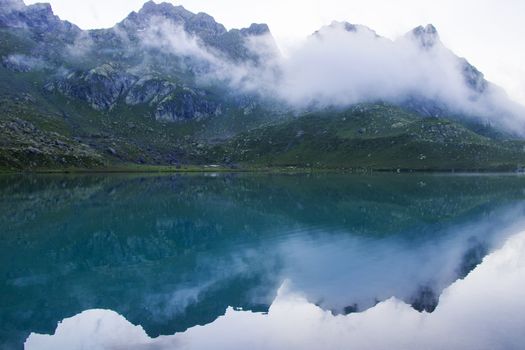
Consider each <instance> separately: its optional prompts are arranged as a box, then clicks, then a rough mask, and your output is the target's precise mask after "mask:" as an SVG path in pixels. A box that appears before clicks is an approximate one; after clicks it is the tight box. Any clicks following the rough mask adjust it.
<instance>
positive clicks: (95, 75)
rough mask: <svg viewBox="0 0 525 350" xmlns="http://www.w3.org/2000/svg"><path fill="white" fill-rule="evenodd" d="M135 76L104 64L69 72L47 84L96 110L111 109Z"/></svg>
mask: <svg viewBox="0 0 525 350" xmlns="http://www.w3.org/2000/svg"><path fill="white" fill-rule="evenodd" d="M136 81H137V78H136V77H135V76H133V75H131V74H129V73H126V72H125V71H123V70H121V69H118V68H117V67H115V66H113V65H110V64H105V65H102V66H100V67H97V68H94V69H92V70H90V71H88V72H77V73H72V74H70V75H69V76H68V77H67V78H66V79H63V80H59V81H57V82H55V83H52V84H50V85H48V89H50V90H53V89H56V90H58V91H60V92H61V93H62V94H64V95H66V96H69V97H72V98H78V99H80V100H83V101H86V102H87V103H88V104H89V105H90V106H91V107H92V108H94V109H96V110H100V111H103V110H111V109H113V107H115V105H116V104H117V102H118V100H119V98H120V97H121V96H123V95H124V94H125V92H127V91H128V90H129V88H130V87H131V86H132V85H133V84H134V83H135V82H136Z"/></svg>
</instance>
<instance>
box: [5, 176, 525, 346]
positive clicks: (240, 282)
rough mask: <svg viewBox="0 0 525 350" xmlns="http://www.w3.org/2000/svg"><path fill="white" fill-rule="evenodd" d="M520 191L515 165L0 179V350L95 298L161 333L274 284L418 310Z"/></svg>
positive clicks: (488, 246)
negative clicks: (505, 169) (473, 171)
mask: <svg viewBox="0 0 525 350" xmlns="http://www.w3.org/2000/svg"><path fill="white" fill-rule="evenodd" d="M524 191H525V178H523V177H518V176H444V175H443V176H437V175H434V176H432V175H424V176H423V175H421V176H420V175H406V176H405V175H403V176H394V175H385V176H349V175H347V176H345V175H310V176H307V175H220V176H216V177H211V176H161V177H153V176H22V177H20V176H18V177H0V194H1V197H0V198H1V199H0V210H1V212H2V216H1V217H0V228H1V232H0V259H1V260H0V271H1V274H0V276H1V277H0V278H1V279H2V280H1V283H0V293H1V296H2V298H1V299H0V324H1V326H0V327H1V331H0V337H1V342H0V344H1V345H0V346H3V347H5V348H13V347H14V348H22V347H23V343H24V341H25V340H26V339H27V337H28V336H29V335H30V334H31V333H35V334H36V333H39V334H53V333H54V332H55V329H56V328H57V323H58V322H59V321H61V320H63V319H65V318H70V317H73V316H75V315H78V314H80V313H82V312H83V311H86V310H93V309H105V310H112V311H113V312H116V313H117V314H119V315H122V316H123V317H124V318H125V320H127V321H126V322H128V321H129V322H130V324H129V326H130V327H132V324H134V325H140V326H141V327H142V328H143V330H144V335H145V337H146V338H148V339H149V338H154V337H158V336H160V335H166V336H167V335H173V334H175V333H180V332H184V331H186V330H188V329H189V328H192V327H194V326H196V325H209V324H211V325H214V324H215V322H214V321H215V320H216V319H217V318H218V317H220V316H223V315H224V314H225V313H226V310H227V309H228V308H229V307H231V308H232V309H230V311H229V314H228V315H227V316H226V318H225V319H230V318H231V317H234V318H235V317H236V316H235V315H237V313H236V312H235V311H233V310H234V309H243V310H247V311H253V312H268V311H269V308H270V306H271V305H272V303H273V305H274V306H272V307H275V305H276V303H275V301H279V300H281V301H282V300H283V297H282V295H283V294H282V293H281V294H279V297H277V296H278V291H279V290H281V291H282V290H283V288H284V289H285V290H286V295H294V296H300V297H301V298H303V299H304V300H303V304H305V305H311V307H314V308H317V307H318V308H319V310H321V311H322V310H324V311H326V312H329V313H330V314H333V315H339V314H351V316H352V317H361V315H367V314H368V312H369V311H370V312H371V311H373V310H375V309H376V308H377V307H379V306H380V305H378V306H376V307H374V306H375V305H376V304H378V303H382V302H384V301H387V300H389V299H390V298H391V297H395V298H396V299H398V300H400V302H401V301H402V302H404V303H407V304H408V305H410V306H411V308H412V309H411V311H412V312H413V313H414V314H415V315H426V313H423V314H420V313H419V312H418V311H426V312H432V311H434V310H435V309H436V307H439V306H438V305H439V304H438V300H439V297H440V295H441V293H442V292H443V290H445V289H446V288H448V287H449V286H451V285H452V284H453V283H454V282H455V281H456V280H458V279H460V278H464V277H465V276H467V275H468V274H469V272H471V271H472V270H473V269H474V268H475V267H476V266H477V265H478V264H479V263H480V262H481V261H482V259H483V258H484V257H485V256H487V254H490V253H492V252H494V251H497V250H499V249H500V248H501V247H502V246H503V245H504V243H505V242H506V240H507V239H508V238H509V237H510V236H511V235H513V234H516V233H518V232H519V231H521V230H522V229H524V228H525V192H524ZM283 285H284V287H282V286H283ZM281 287H282V288H281ZM276 298H277V299H276ZM383 304H384V303H382V304H381V305H383ZM278 305H280V304H278ZM387 305H388V302H387ZM403 305H404V304H403ZM367 310H368V311H367ZM365 311H366V312H365ZM438 311H439V308H438V309H437V310H436V313H437V312H438ZM92 312H95V311H88V312H87V313H84V314H82V315H88V316H89V315H92ZM106 312H109V311H106ZM238 314H239V315H244V314H245V313H242V312H238ZM111 315H113V314H111ZM115 315H116V314H115ZM231 315H234V316H231ZM250 315H255V314H251V313H250ZM271 315H272V314H271V313H270V315H269V316H271ZM411 315H412V313H411ZM263 316H264V315H261V317H263ZM97 317H98V316H97ZM108 317H110V318H111V317H112V316H108ZM116 317H117V316H116ZM118 317H119V316H118ZM228 317H230V318H228ZM253 317H256V316H253ZM290 317H291V319H293V315H290ZM88 319H89V317H88ZM267 319H271V318H267ZM335 319H337V318H335ZM275 322H278V321H275ZM294 322H299V323H301V319H300V318H299V319H297V320H296V321H294ZM65 324H66V323H64V325H65ZM75 324H78V325H82V324H83V323H82V322H78V323H75ZM126 324H127V323H126ZM232 324H233V323H232ZM276 324H277V323H276ZM79 327H80V326H79ZM86 327H87V326H86ZM235 327H236V326H235ZM235 327H234V326H232V329H230V330H228V329H227V328H226V329H223V330H222V333H224V332H228V331H230V332H231V333H232V335H233V334H234V333H235V332H236V331H235V329H233V328H235ZM70 331H71V329H70ZM77 331H78V333H82V330H81V329H77ZM84 331H85V330H84ZM191 331H193V330H190V333H191ZM503 331H504V330H503ZM109 332H110V333H111V331H109ZM228 337H229V336H227V335H225V338H228ZM131 338H132V337H131ZM131 338H130V339H131ZM32 339H36V338H34V336H33V338H32ZM30 340H31V338H30ZM74 340H75V339H73V340H72V341H74ZM78 341H80V340H78ZM29 344H31V343H30V342H29ZM33 344H36V345H33V348H39V346H38V344H39V343H33ZM80 345H82V344H79V343H70V344H69V345H68V346H69V347H71V346H80ZM121 345H122V344H121ZM128 345H130V346H131V344H128ZM172 345H173V344H172ZM228 346H229V347H231V346H232V344H229V345H228ZM50 348H52V347H50Z"/></svg>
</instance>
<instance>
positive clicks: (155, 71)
mask: <svg viewBox="0 0 525 350" xmlns="http://www.w3.org/2000/svg"><path fill="white" fill-rule="evenodd" d="M1 4H2V5H3V6H2V9H0V59H1V61H2V65H1V66H0V77H1V78H2V80H3V83H2V82H0V98H1V100H0V101H1V110H0V111H1V113H2V117H1V119H0V124H1V125H2V127H3V130H10V131H9V135H11V136H10V137H9V138H8V140H7V139H6V140H4V142H3V144H1V145H0V150H1V153H0V167H2V166H3V167H5V168H14V169H35V168H49V167H57V168H64V167H84V168H85V167H93V166H94V164H106V165H108V164H110V165H111V164H126V163H134V164H158V165H170V164H181V163H183V164H206V163H222V164H232V163H236V162H240V163H242V162H245V161H249V163H250V164H251V165H250V166H252V165H257V159H249V160H248V159H246V157H243V156H241V155H240V154H236V152H233V151H232V150H231V145H232V144H235V142H237V141H235V140H240V139H242V138H243V137H247V136H246V135H251V136H250V137H252V136H253V133H254V132H255V133H257V132H260V133H261V134H266V133H267V132H268V131H269V130H273V129H271V127H272V125H279V124H282V123H292V124H293V123H295V122H296V121H300V120H302V119H301V118H302V117H301V116H303V115H308V114H309V113H312V112H313V113H321V114H322V113H324V111H330V110H332V111H333V112H332V113H333V115H338V114H339V113H340V112H341V111H345V110H346V111H349V113H350V114H349V116H350V118H352V116H353V112H351V111H353V110H354V107H353V106H359V103H357V104H356V103H355V102H352V103H345V104H341V105H337V104H335V105H330V103H328V104H326V103H321V104H319V105H318V104H315V103H314V104H312V103H309V104H307V105H304V106H296V105H294V103H293V102H290V101H287V97H286V93H288V92H290V91H292V92H293V91H295V89H294V88H291V89H288V90H289V91H286V89H284V87H281V86H279V83H278V80H275V79H281V77H283V76H284V77H285V78H287V74H289V73H288V71H287V69H288V70H290V67H287V66H286V65H284V66H281V65H280V63H279V64H278V65H276V64H275V62H280V61H282V60H283V58H282V55H281V54H280V52H279V51H278V48H277V45H276V43H275V40H274V39H273V37H272V35H271V32H270V29H269V27H268V26H267V25H266V24H256V23H254V24H252V25H250V26H249V27H247V28H241V29H230V30H227V29H226V28H225V27H224V26H223V25H222V24H220V23H217V22H216V21H215V19H214V18H213V17H212V16H210V15H208V14H205V13H202V12H201V13H196V14H195V13H193V12H191V11H188V10H186V9H185V8H184V7H182V6H174V5H172V4H170V3H161V4H157V3H155V2H153V1H148V2H146V3H145V4H144V5H143V6H142V8H141V9H140V10H138V11H136V12H135V11H134V12H132V13H130V14H129V15H128V16H127V17H126V18H125V19H124V20H122V21H121V22H119V23H117V24H116V25H115V26H114V27H112V28H109V29H95V30H87V31H86V30H81V29H80V28H78V27H77V26H75V25H74V24H71V23H69V22H67V21H62V20H61V19H60V18H59V17H57V16H56V15H54V14H53V11H52V8H51V7H50V6H49V5H46V4H35V5H29V6H26V5H25V4H23V2H22V1H20V0H1ZM362 32H364V33H365V34H364V36H360V35H361V34H360V33H362ZM334 33H335V34H334ZM344 33H348V34H344ZM319 35H322V36H327V37H328V39H327V40H328V41H329V40H331V35H336V36H337V35H339V36H340V37H341V38H342V40H344V41H348V42H349V43H350V44H352V43H353V42H355V41H356V40H357V42H359V40H361V41H363V40H364V42H365V43H368V45H376V42H379V43H380V44H378V45H380V46H379V47H380V48H381V47H383V46H384V47H387V48H388V50H391V49H390V48H391V47H397V46H399V45H409V46H407V47H408V48H409V49H410V50H413V51H414V50H415V51H414V52H417V50H419V49H418V48H417V45H419V47H420V48H421V49H422V50H423V51H424V53H422V54H419V53H417V55H421V56H417V57H423V58H425V57H429V59H434V58H432V57H435V56H439V55H441V56H443V55H444V56H446V59H447V60H448V61H450V62H452V64H453V65H457V67H458V68H457V71H458V72H459V73H458V74H459V76H458V77H460V78H461V79H463V80H464V84H465V91H467V92H468V95H469V97H468V99H470V102H469V103H472V104H473V105H475V104H480V102H479V101H488V102H483V103H485V104H487V103H489V104H488V106H489V107H490V103H493V102H491V100H490V98H492V96H493V94H494V93H493V91H494V90H495V89H494V87H493V84H491V83H489V82H488V81H487V80H486V79H485V78H484V76H483V74H482V73H481V72H480V71H478V70H477V69H476V68H475V67H474V66H472V65H471V64H470V63H468V61H467V60H465V59H462V58H460V57H458V56H455V55H454V54H453V53H452V52H451V51H449V50H448V49H446V48H445V46H444V45H443V44H442V43H441V41H440V39H439V34H438V32H437V29H436V28H435V27H434V26H433V25H431V24H430V25H426V26H420V27H416V28H414V29H413V30H412V31H410V32H409V33H407V34H406V35H405V36H404V37H402V38H400V39H398V40H395V41H390V40H388V39H384V38H382V37H379V36H378V35H377V34H376V33H375V32H374V31H373V30H371V29H369V28H367V27H365V26H361V25H354V24H351V23H348V22H333V23H332V24H331V25H330V26H327V27H324V28H321V29H320V31H318V32H316V33H314V36H313V38H314V39H311V40H314V41H313V42H312V43H311V44H310V45H317V42H323V40H324V39H323V38H322V37H319ZM403 40H408V44H406V43H404V42H403ZM414 40H415V42H416V43H417V45H416V46H415V47H413V46H410V45H413V44H412V42H413V41H414ZM381 45H382V46H381ZM396 45H397V46H396ZM365 48H366V47H365ZM396 50H397V49H396ZM365 58H366V57H365ZM425 59H427V58H425ZM448 61H447V62H448ZM365 62H366V61H365ZM437 62H439V61H437ZM292 68H293V67H292ZM452 68H453V69H454V72H455V71H456V68H455V67H452ZM308 83H315V81H313V82H308ZM365 83H366V81H365ZM462 84H463V83H462ZM285 85H286V84H285ZM266 91H268V92H266ZM409 91H410V90H409ZM418 94H419V92H418V91H414V93H410V94H406V95H403V96H402V98H401V99H399V98H396V99H393V100H391V101H389V99H388V98H387V99H386V100H382V99H381V98H379V99H377V100H376V101H374V99H372V100H369V101H366V100H365V101H362V102H363V103H367V104H372V105H373V104H377V103H380V104H381V103H385V104H386V106H391V108H394V109H396V110H397V109H398V108H400V109H399V111H398V112H396V113H400V114H403V115H405V114H406V115H407V116H408V115H411V114H412V113H415V114H416V115H418V116H419V118H427V117H432V118H441V119H450V120H452V121H453V122H454V123H455V124H454V125H457V127H458V128H464V129H465V130H469V132H474V133H476V134H478V135H479V136H480V137H481V138H479V139H478V138H474V139H475V140H476V141H475V143H476V142H477V143H476V144H477V145H478V146H479V147H482V146H483V147H485V144H484V142H485V141H480V140H482V138H486V137H489V138H490V139H491V140H493V141H491V142H493V145H492V146H493V147H496V148H497V147H502V148H503V149H506V150H507V151H506V152H507V153H506V154H505V156H503V158H502V159H501V162H499V163H498V162H495V161H492V160H491V161H490V162H489V161H487V160H478V161H472V167H474V168H484V165H487V167H488V168H494V167H500V166H502V164H505V167H507V168H518V167H520V166H521V164H522V163H521V158H520V156H519V154H520V153H519V152H518V151H517V150H518V149H519V147H517V146H512V147H510V146H508V145H509V144H508V143H506V144H498V142H500V140H511V139H516V140H520V139H521V136H519V133H520V130H521V129H519V128H514V129H512V128H507V127H506V125H507V124H506V123H507V119H508V120H510V122H508V123H511V122H512V123H514V125H518V124H516V123H515V122H514V119H511V116H510V115H509V116H507V114H508V112H506V111H504V110H503V109H502V110H501V111H503V112H500V111H498V108H500V107H498V105H497V104H495V105H494V106H495V107H496V109H494V111H493V112H491V113H492V114H493V115H497V116H498V118H496V119H494V118H493V117H490V118H489V117H478V116H477V115H475V114H474V115H473V116H468V115H463V114H462V113H458V112H455V111H452V110H450V102H447V100H446V99H445V100H443V99H441V97H432V96H433V95H432V94H431V95H430V96H425V95H424V94H423V95H421V96H419V95H418ZM322 95H323V94H322V93H321V94H316V96H315V98H318V96H320V98H322V97H323V96H322ZM498 98H499V97H498ZM502 100H503V101H504V102H505V101H506V100H505V99H502ZM494 101H496V100H494ZM388 108H390V107H388ZM388 108H387V109H388ZM490 108H492V107H490ZM374 113H375V112H374ZM385 113H386V112H385ZM375 117H376V116H375V114H374V118H375ZM506 118H507V119H506ZM320 121H321V122H322V123H328V124H329V123H330V121H329V120H328V119H323V118H321V119H320ZM27 123H29V124H27ZM292 124H289V125H292ZM28 125H29V126H28ZM282 125H286V124H282ZM269 127H270V129H268V128H269ZM13 128H14V129H13ZM319 128H320V129H322V128H323V126H322V125H319ZM520 128H521V127H520ZM360 129H363V128H362V127H361V128H360ZM365 129H366V127H365ZM379 129H381V130H386V129H384V128H379ZM379 129H377V128H376V130H379ZM31 130H37V131H34V133H35V137H34V138H33V140H31V137H30V138H29V139H28V138H27V137H23V136H22V134H26V133H32V132H33V131H31ZM524 130H525V129H524ZM385 132H386V131H385ZM461 132H466V131H461ZM47 133H50V134H49V135H54V134H53V133H58V134H59V135H60V139H61V140H63V141H60V142H65V144H66V145H67V147H65V148H64V147H62V148H60V147H58V146H56V145H54V144H53V142H52V140H50V139H49V137H50V138H51V139H52V137H53V136H49V137H48V136H43V135H48V134H47ZM351 133H354V131H352V132H351ZM17 135H18V136H17ZM38 135H40V136H38ZM17 137H19V140H18V141H17ZM275 137H276V136H275V135H274V136H272V137H271V138H275ZM319 137H320V138H321V139H322V138H323V136H322V135H320V136H319ZM474 139H472V140H474ZM22 140H25V141H22ZM40 140H41V141H40ZM31 141H32V142H31ZM266 141H267V140H266ZM266 141H264V142H266ZM332 141H333V142H336V143H339V142H340V140H339V139H332ZM434 141H435V140H434ZM287 142H288V143H289V142H290V140H288V141H287ZM345 142H346V141H345ZM425 142H426V141H425ZM473 142H474V141H473ZM520 142H521V141H520ZM285 143H286V142H285ZM343 143H344V142H343ZM438 143H439V142H438ZM28 144H31V145H28ZM458 145H459V144H458ZM55 146H56V147H55ZM492 146H491V147H492ZM217 147H219V148H222V150H218V149H217ZM286 147H287V146H286ZM338 147H339V146H338ZM345 147H350V148H349V150H350V149H351V148H352V147H354V146H352V145H350V144H349V145H347V146H345ZM458 147H459V146H458ZM516 147H517V148H516ZM66 148H67V150H68V151H67V152H69V153H75V152H77V151H78V152H79V154H78V157H77V158H75V157H69V156H65V155H67V154H69V153H65V152H66V151H65V150H66ZM81 149H82V150H83V151H80V150H81ZM35 150H38V152H37V151H35ZM84 150H89V152H87V153H86V152H85V151H84ZM349 150H346V151H344V152H343V154H342V155H341V157H343V158H341V159H339V161H337V160H336V161H332V162H330V165H329V166H330V167H337V166H338V162H339V164H340V165H341V166H342V165H343V164H344V166H345V167H349V166H353V167H356V168H358V167H361V166H364V167H370V166H371V165H370V164H369V162H368V161H366V160H363V159H357V158H355V159H354V160H353V161H354V162H355V163H354V164H353V165H352V164H350V163H349V160H350V159H352V157H348V152H347V151H349ZM277 153H279V152H277ZM314 153H315V152H314ZM416 153H417V152H416ZM496 153H498V152H495V153H494V154H495V155H496ZM90 155H91V156H93V157H92V158H91V159H87V158H86V156H87V157H88V158H89V157H90ZM273 156H274V155H273V154H266V155H264V156H262V157H260V158H261V159H262V158H264V159H266V160H265V162H266V163H265V164H273V163H274V162H273V161H271V159H272V157H273ZM315 156H316V157H324V155H323V154H316V155H315ZM344 157H346V158H347V159H344ZM498 157H499V156H498ZM299 158H303V157H299ZM306 158H308V157H306ZM306 158H305V159H306ZM489 158H490V157H489ZM63 159H65V160H64V161H63ZM269 160H270V161H269ZM483 162H485V163H486V164H483ZM316 163H320V164H321V163H323V162H320V161H319V160H316V159H306V160H305V161H304V162H302V163H301V162H296V161H290V162H289V164H286V163H282V162H281V163H280V166H286V165H293V166H306V165H307V164H316ZM405 163H406V164H405ZM427 163H428V162H427ZM445 163H446V162H445ZM452 163H454V162H450V164H448V165H449V166H447V164H441V163H440V165H439V167H437V168H439V169H445V168H453V167H454V164H452ZM489 163H490V164H489ZM496 163H498V164H500V165H495V164H496ZM511 163H512V164H513V165H510V164H511ZM409 164H412V162H408V163H407V162H404V163H403V162H401V163H399V164H393V165H392V164H390V165H389V167H391V168H396V169H397V168H399V167H402V168H404V167H407V168H409V167H410V166H413V165H410V166H408V165H409ZM416 165H417V164H416ZM489 165H490V166H489ZM324 166H328V165H326V164H325V165H324ZM381 166H382V165H381V164H379V163H378V164H375V165H373V167H376V168H380V167H381ZM456 166H457V165H456ZM462 166H463V167H464V168H465V169H469V166H468V162H466V163H464V165H462ZM416 168H417V166H416ZM424 168H425V169H432V168H433V167H432V164H426V165H425V166H424Z"/></svg>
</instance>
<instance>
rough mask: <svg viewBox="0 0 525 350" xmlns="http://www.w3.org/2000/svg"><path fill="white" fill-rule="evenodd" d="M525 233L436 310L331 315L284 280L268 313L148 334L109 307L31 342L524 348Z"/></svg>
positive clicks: (398, 306)
mask: <svg viewBox="0 0 525 350" xmlns="http://www.w3.org/2000/svg"><path fill="white" fill-rule="evenodd" d="M524 281H525V233H519V234H516V235H514V236H513V237H511V238H510V239H509V240H508V241H507V242H506V243H505V245H504V246H503V247H502V248H501V249H500V250H498V251H496V252H494V253H492V254H490V255H489V256H487V257H485V259H484V260H483V262H482V263H481V264H480V265H479V266H478V267H477V268H476V269H475V270H474V271H473V272H472V273H470V274H469V275H468V276H467V277H466V278H465V279H464V280H460V281H457V282H455V283H454V284H453V285H451V286H450V287H449V288H447V289H446V290H445V291H444V292H443V294H442V295H441V298H440V304H439V306H438V308H437V309H436V311H435V312H434V313H432V314H429V313H426V312H423V313H419V312H417V311H415V310H414V309H412V308H411V307H410V306H409V305H407V304H405V303H403V302H402V301H400V300H398V299H396V298H391V299H388V300H386V301H384V302H381V303H379V304H377V305H376V306H375V307H373V308H371V309H369V310H368V311H366V312H362V313H354V314H350V315H348V316H342V315H340V316H333V315H332V314H331V313H330V312H328V311H324V310H323V309H321V308H319V307H318V306H315V305H314V304H312V303H310V302H309V301H308V300H307V299H306V298H305V297H304V296H303V295H301V294H300V293H297V292H294V291H292V290H291V289H290V286H289V284H288V283H284V284H283V286H282V287H281V288H280V290H279V293H278V296H277V298H276V299H275V300H274V302H273V304H272V306H271V307H270V310H269V312H268V314H256V313H252V312H249V311H242V310H233V309H231V308H230V309H228V310H227V312H226V314H225V315H224V316H222V317H220V318H219V319H217V320H216V321H215V322H213V323H211V324H208V325H206V326H200V327H194V328H191V329H189V330H188V331H186V332H184V333H180V334H176V335H174V336H161V337H159V338H156V339H151V338H149V337H148V336H147V335H146V333H145V332H144V330H143V329H142V327H141V326H140V325H132V324H130V323H129V322H128V321H126V319H125V318H124V317H122V316H120V315H118V314H116V313H115V312H112V311H109V310H90V311H86V312H83V313H81V314H79V315H77V316H74V317H72V318H69V319H66V320H64V321H63V322H62V323H60V324H59V325H58V327H57V330H56V333H55V334H54V335H39V334H34V333H33V334H31V335H30V336H29V338H28V339H27V341H26V344H25V346H26V349H57V348H67V349H81V348H90V349H173V348H183V349H210V348H213V349H247V348H250V349H320V348H323V349H340V348H341V346H342V344H346V345H347V346H351V347H352V348H356V349H443V348H448V349H478V350H479V349H519V348H521V347H522V344H523V332H522V331H523V328H524V327H525V316H524V314H523V312H521V310H523V309H524V308H525V298H523V289H524V288H525V284H524V283H525V282H524ZM378 334H380V335H381V336H378Z"/></svg>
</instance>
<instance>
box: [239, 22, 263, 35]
mask: <svg viewBox="0 0 525 350" xmlns="http://www.w3.org/2000/svg"><path fill="white" fill-rule="evenodd" d="M240 32H241V34H242V35H244V36H260V35H265V34H269V33H270V28H269V27H268V25H267V24H266V23H252V24H251V25H250V26H249V27H248V28H242V29H241V30H240Z"/></svg>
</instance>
